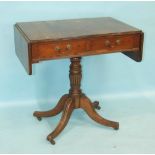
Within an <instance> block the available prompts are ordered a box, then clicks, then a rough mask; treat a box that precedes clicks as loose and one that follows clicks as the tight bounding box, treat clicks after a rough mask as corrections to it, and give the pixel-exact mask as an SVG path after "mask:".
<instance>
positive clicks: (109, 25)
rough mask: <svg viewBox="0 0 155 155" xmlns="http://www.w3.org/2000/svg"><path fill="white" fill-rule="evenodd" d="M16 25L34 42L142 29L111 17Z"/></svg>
mask: <svg viewBox="0 0 155 155" xmlns="http://www.w3.org/2000/svg"><path fill="white" fill-rule="evenodd" d="M16 26H17V27H18V28H19V29H20V30H21V31H23V32H24V34H25V36H26V37H27V39H28V40H29V41H32V42H33V41H34V42H35V41H40V40H57V39H66V38H67V39H69V38H79V37H86V36H87V37H88V36H95V35H104V34H105V35H106V34H115V33H117V35H118V33H120V34H122V33H126V34H127V33H135V32H139V31H140V30H139V29H137V28H134V27H133V26H130V25H128V24H125V23H123V22H120V21H118V20H116V19H113V18H111V17H100V18H84V19H70V20H55V21H39V22H22V23H17V24H16Z"/></svg>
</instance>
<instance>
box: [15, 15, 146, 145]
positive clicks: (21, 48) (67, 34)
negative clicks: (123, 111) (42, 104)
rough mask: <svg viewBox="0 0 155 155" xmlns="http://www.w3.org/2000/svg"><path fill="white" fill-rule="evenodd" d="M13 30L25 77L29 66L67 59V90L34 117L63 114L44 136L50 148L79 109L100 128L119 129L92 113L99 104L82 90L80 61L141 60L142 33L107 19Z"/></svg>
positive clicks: (22, 26)
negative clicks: (104, 57)
mask: <svg viewBox="0 0 155 155" xmlns="http://www.w3.org/2000/svg"><path fill="white" fill-rule="evenodd" d="M14 30H15V48H16V54H17V56H18V58H19V59H20V61H21V63H22V64H23V66H24V67H25V69H26V71H27V72H28V74H30V75H31V74H32V64H33V63H37V62H39V61H44V60H52V59H61V58H70V60H71V65H70V71H69V79H70V90H69V93H68V94H65V95H63V96H62V97H61V98H60V100H59V102H58V104H57V105H56V106H55V108H54V109H52V110H49V111H43V112H42V111H36V112H34V114H33V115H34V116H35V117H37V118H38V120H41V118H42V117H51V116H55V115H57V114H59V113H60V112H62V117H61V120H60V122H59V124H58V125H57V127H56V128H55V130H54V131H53V132H51V133H50V134H49V135H48V136H47V140H49V141H50V142H51V143H52V144H55V141H54V139H55V138H56V137H57V136H58V135H59V134H60V133H61V132H62V130H63V129H64V128H65V126H66V125H67V123H68V121H69V118H70V116H71V114H72V112H73V110H75V109H77V108H82V109H83V110H84V111H85V112H86V113H87V114H88V116H89V117H90V118H91V119H93V120H94V121H96V122H97V123H99V124H101V125H105V126H108V127H112V128H114V129H116V130H117V129H118V128H119V123H118V122H114V121H110V120H107V119H105V118H103V117H101V116H100V115H99V114H98V113H97V112H96V110H95V109H100V106H99V102H98V101H95V102H91V100H90V99H89V98H88V97H87V96H86V95H85V94H84V93H83V92H82V90H81V79H82V66H81V64H80V61H81V57H83V56H89V55H97V54H105V53H114V52H122V53H123V54H125V55H126V56H128V57H130V58H131V59H133V60H135V61H137V62H139V61H141V60H142V49H143V37H144V35H143V32H142V31H141V30H139V29H137V28H134V27H132V26H129V25H127V24H125V23H122V22H120V21H118V20H115V19H113V18H110V17H104V18H90V19H89V18H88V19H72V20H57V21H42V22H25V23H24V22H23V23H17V24H15V27H14Z"/></svg>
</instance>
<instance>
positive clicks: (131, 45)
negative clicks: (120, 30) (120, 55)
mask: <svg viewBox="0 0 155 155" xmlns="http://www.w3.org/2000/svg"><path fill="white" fill-rule="evenodd" d="M139 44H140V35H139V34H132V35H131V34H130V35H111V36H101V37H96V38H91V39H90V47H89V48H90V49H89V50H90V51H98V50H103V51H105V52H106V51H107V52H113V51H125V50H131V51H132V50H134V49H135V50H136V49H139Z"/></svg>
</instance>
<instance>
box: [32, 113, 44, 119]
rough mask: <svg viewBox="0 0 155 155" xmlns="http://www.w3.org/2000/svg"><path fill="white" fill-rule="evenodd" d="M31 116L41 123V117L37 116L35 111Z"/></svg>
mask: <svg viewBox="0 0 155 155" xmlns="http://www.w3.org/2000/svg"><path fill="white" fill-rule="evenodd" d="M33 116H34V117H36V118H37V119H38V121H41V120H42V118H41V117H39V116H37V111H36V112H34V113H33Z"/></svg>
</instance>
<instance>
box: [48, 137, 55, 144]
mask: <svg viewBox="0 0 155 155" xmlns="http://www.w3.org/2000/svg"><path fill="white" fill-rule="evenodd" d="M47 140H48V141H49V142H50V143H51V144H52V145H55V141H54V140H53V139H52V138H51V137H50V136H48V137H47Z"/></svg>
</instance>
